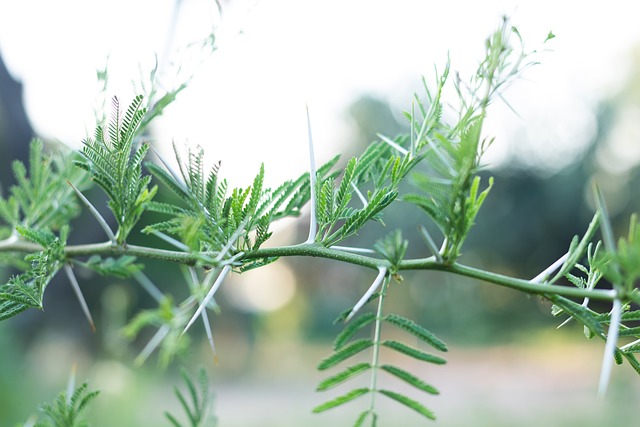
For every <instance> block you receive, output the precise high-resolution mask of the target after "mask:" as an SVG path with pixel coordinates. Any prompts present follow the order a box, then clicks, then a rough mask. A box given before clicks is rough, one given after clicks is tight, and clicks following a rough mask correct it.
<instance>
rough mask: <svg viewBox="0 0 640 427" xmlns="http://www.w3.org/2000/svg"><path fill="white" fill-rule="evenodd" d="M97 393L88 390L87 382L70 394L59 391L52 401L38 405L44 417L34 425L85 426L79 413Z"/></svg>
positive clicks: (37, 426) (51, 426) (50, 426)
mask: <svg viewBox="0 0 640 427" xmlns="http://www.w3.org/2000/svg"><path fill="white" fill-rule="evenodd" d="M99 393H100V392H98V391H89V390H88V385H87V383H84V384H82V385H81V386H80V387H78V388H76V389H75V391H74V392H73V394H72V395H71V396H67V395H66V393H60V394H59V395H58V397H57V398H56V400H55V401H54V402H51V403H45V404H43V405H42V406H41V407H40V410H41V411H42V412H43V413H44V415H45V416H46V419H45V420H39V421H38V423H37V424H36V427H83V426H86V425H87V423H86V422H84V421H83V420H82V418H81V417H80V415H81V413H82V412H83V411H84V410H85V409H86V407H87V405H88V404H89V403H91V401H93V399H95V398H96V397H97V396H98V394H99Z"/></svg>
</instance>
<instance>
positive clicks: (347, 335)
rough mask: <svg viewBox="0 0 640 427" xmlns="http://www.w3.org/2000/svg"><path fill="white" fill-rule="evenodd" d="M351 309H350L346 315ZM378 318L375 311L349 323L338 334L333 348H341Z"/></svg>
mask: <svg viewBox="0 0 640 427" xmlns="http://www.w3.org/2000/svg"><path fill="white" fill-rule="evenodd" d="M350 311H351V310H348V311H347V312H346V314H345V317H346V316H347V315H348V314H349V312H350ZM375 319H376V315H375V313H371V312H368V313H363V314H362V315H360V316H358V317H356V318H355V319H353V320H352V321H351V322H349V323H347V324H346V326H345V327H344V329H343V330H342V331H341V332H340V333H339V334H338V335H337V336H336V338H335V340H334V341H333V349H334V350H336V351H337V350H340V349H341V348H342V347H343V346H344V345H345V344H346V343H347V342H348V341H349V340H350V339H351V338H352V337H353V336H354V335H355V334H356V333H357V332H358V331H359V330H361V329H362V328H364V327H365V326H367V325H368V324H370V323H371V322H373V321H374V320H375Z"/></svg>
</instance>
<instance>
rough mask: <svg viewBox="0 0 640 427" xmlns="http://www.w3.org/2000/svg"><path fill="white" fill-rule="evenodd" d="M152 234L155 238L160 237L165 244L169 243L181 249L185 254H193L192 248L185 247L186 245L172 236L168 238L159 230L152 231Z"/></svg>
mask: <svg viewBox="0 0 640 427" xmlns="http://www.w3.org/2000/svg"><path fill="white" fill-rule="evenodd" d="M151 234H153V235H154V236H156V237H158V238H159V239H162V240H164V241H165V242H167V243H169V244H170V245H173V246H175V247H176V248H178V249H180V250H181V251H184V252H191V248H190V247H189V246H187V245H185V244H184V243H182V242H181V241H179V240H176V239H174V238H173V237H171V236H168V235H166V234H164V233H162V232H160V231H158V230H151Z"/></svg>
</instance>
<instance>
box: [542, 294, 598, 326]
mask: <svg viewBox="0 0 640 427" xmlns="http://www.w3.org/2000/svg"><path fill="white" fill-rule="evenodd" d="M548 298H549V299H550V300H551V301H552V302H553V303H554V304H555V305H556V306H557V307H559V308H561V309H562V310H564V312H565V313H567V314H568V315H570V316H571V317H573V318H574V319H576V320H578V321H579V322H580V323H582V324H583V325H585V327H587V328H588V329H589V330H590V331H591V332H593V333H595V334H596V335H598V336H604V330H603V329H602V324H601V323H600V322H599V321H598V320H597V318H596V317H595V316H594V315H593V314H592V312H591V311H590V310H589V309H587V308H585V307H583V306H582V305H580V304H577V303H575V302H573V301H571V300H570V299H568V298H564V297H562V296H559V295H550V296H548Z"/></svg>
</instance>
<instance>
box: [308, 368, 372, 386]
mask: <svg viewBox="0 0 640 427" xmlns="http://www.w3.org/2000/svg"><path fill="white" fill-rule="evenodd" d="M369 369H371V364H370V363H358V364H356V365H353V366H350V367H348V368H346V369H344V370H343V371H341V372H339V373H337V374H335V375H333V376H331V377H329V378H327V379H325V380H323V381H322V382H320V384H318V387H317V388H316V391H325V390H328V389H330V388H333V387H335V386H337V385H339V384H342V383H343V382H344V381H346V380H348V379H350V378H352V377H355V376H356V375H358V374H361V373H363V372H365V371H367V370H369Z"/></svg>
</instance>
